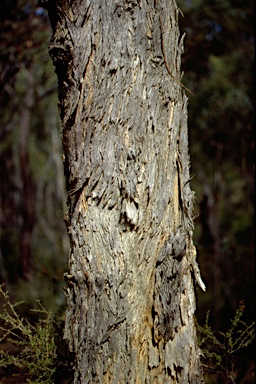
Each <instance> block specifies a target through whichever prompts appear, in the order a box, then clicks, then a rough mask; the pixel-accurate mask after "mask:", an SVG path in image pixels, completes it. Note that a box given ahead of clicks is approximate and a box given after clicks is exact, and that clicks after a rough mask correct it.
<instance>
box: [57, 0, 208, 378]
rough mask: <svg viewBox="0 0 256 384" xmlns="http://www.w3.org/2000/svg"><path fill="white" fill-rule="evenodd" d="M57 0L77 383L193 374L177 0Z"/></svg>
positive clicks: (69, 330)
mask: <svg viewBox="0 0 256 384" xmlns="http://www.w3.org/2000/svg"><path fill="white" fill-rule="evenodd" d="M56 3H57V4H56V9H55V12H54V11H53V10H52V16H51V13H50V16H51V17H52V24H53V26H55V27H54V28H55V30H54V32H55V33H54V36H53V39H52V42H51V54H52V57H53V59H54V62H55V66H56V72H57V74H58V79H59V97H60V113H61V117H62V123H63V149H64V156H65V173H66V179H67V189H68V196H69V197H68V203H69V214H68V219H67V225H68V231H69V236H70V240H71V252H70V257H69V267H70V271H69V273H68V274H67V275H66V278H67V281H68V286H67V303H68V310H67V315H66V326H65V338H66V339H67V340H68V342H69V346H70V349H71V350H72V351H73V352H74V354H75V364H76V365H75V383H83V384H84V383H199V382H201V378H200V367H199V355H198V350H197V345H196V337H195V329H194V320H193V315H194V312H195V298H194V287H193V281H192V278H191V271H190V260H189V257H188V252H190V251H189V246H190V241H191V233H192V230H193V222H192V218H191V217H192V205H193V204H192V201H193V194H192V192H191V190H190V187H189V183H188V181H189V158H188V142H187V99H186V96H185V95H184V94H183V91H182V88H181V86H180V84H179V81H180V54H181V52H182V49H183V47H182V41H181V40H180V36H179V30H178V24H177V19H178V10H177V7H176V4H175V3H174V2H173V1H170V0H163V1H161V2H160V1H153V0H148V1H145V0H141V1H139V0H137V1H130V0H119V1H115V2H114V1H113V2H112V1H110V2H109V1H103V0H93V1H89V0H88V1H86V0H83V1H82V0H81V1H73V2H72V5H71V2H70V4H69V2H68V1H66V2H60V1H57V2H56ZM58 4H59V5H58ZM60 4H61V5H62V7H61V8H60ZM56 10H57V12H56ZM163 47H164V48H163ZM170 71H171V73H170Z"/></svg>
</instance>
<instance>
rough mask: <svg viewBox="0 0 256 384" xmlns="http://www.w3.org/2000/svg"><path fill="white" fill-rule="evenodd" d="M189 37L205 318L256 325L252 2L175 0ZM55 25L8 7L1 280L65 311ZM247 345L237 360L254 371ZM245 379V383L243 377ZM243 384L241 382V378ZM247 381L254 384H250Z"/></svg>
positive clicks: (0, 136) (2, 26) (1, 112)
mask: <svg viewBox="0 0 256 384" xmlns="http://www.w3.org/2000/svg"><path fill="white" fill-rule="evenodd" d="M178 5H179V7H180V8H181V10H182V13H183V16H182V15H181V17H180V29H181V33H184V32H185V33H186V38H185V52H184V55H183V64H182V70H183V71H184V77H183V83H184V84H185V85H186V87H188V88H189V89H190V90H191V91H192V92H193V93H194V96H191V95H190V94H188V96H189V138H190V154H191V176H192V180H191V186H192V189H194V190H195V192H196V200H195V216H196V217H195V232H194V241H195V244H196V246H197V249H198V254H199V264H200V268H201V272H202V276H203V279H204V281H205V283H206V285H207V292H206V293H201V292H200V291H199V290H198V289H197V293H198V308H197V318H198V321H199V323H203V322H204V319H205V316H206V313H207V311H208V310H209V309H210V311H211V312H210V323H211V325H212V327H213V328H214V329H216V330H226V329H227V327H228V326H229V323H230V318H231V317H232V316H233V315H234V312H235V310H236V308H237V307H238V306H239V303H240V302H241V301H243V303H244V306H245V311H244V317H245V320H246V321H247V322H251V321H252V320H253V318H254V272H253V270H254V257H253V254H254V249H253V247H254V241H253V208H254V207H253V194H254V157H253V152H254V142H253V119H254V108H253V106H254V88H253V57H254V51H253V50H254V29H253V2H252V1H249V0H245V1H243V2H240V1H232V2H231V1H226V0H218V1H215V2H212V1H210V0H191V1H189V0H179V1H178ZM50 37H51V28H50V25H49V21H48V16H47V14H46V12H45V11H44V10H43V9H42V8H39V7H37V4H36V1H23V0H12V1H11V0H2V1H1V5H0V108H1V109H0V122H1V125H0V127H1V128H0V282H4V283H5V284H6V288H7V289H8V290H9V291H10V293H11V295H12V296H13V298H14V299H15V300H26V302H27V304H28V305H30V306H33V305H34V303H35V300H36V299H37V298H39V299H40V300H41V302H42V303H43V304H44V305H45V306H46V307H49V308H52V309H53V310H55V311H57V310H58V309H59V308H60V307H62V306H64V304H65V299H64V294H63V292H62V286H63V284H64V283H63V273H64V271H65V270H66V269H67V257H68V251H69V240H68V237H67V234H66V228H65V225H64V221H63V217H64V214H65V212H66V192H65V180H64V175H63V165H62V158H61V153H62V150H61V143H60V129H61V127H60V122H59V116H58V109H57V102H58V100H57V85H56V82H57V79H56V75H55V74H54V69H53V66H52V62H51V59H50V57H49V55H48V45H49V41H50ZM251 353H252V349H250V348H248V349H247V352H243V353H242V355H241V356H239V364H240V366H241V370H243V371H244V372H245V371H246V370H248V369H250V366H251V360H250V358H249V356H250V354H251ZM241 377H242V376H241ZM242 380H243V379H242V378H241V379H240V381H238V382H241V383H242V382H244V383H245V382H246V381H242ZM248 382H249V381H248Z"/></svg>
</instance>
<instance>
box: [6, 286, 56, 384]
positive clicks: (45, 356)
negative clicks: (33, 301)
mask: <svg viewBox="0 0 256 384" xmlns="http://www.w3.org/2000/svg"><path fill="white" fill-rule="evenodd" d="M0 295H1V296H2V298H3V299H4V303H3V306H2V311H1V312H0V330H2V335H1V338H0V343H2V342H9V343H10V345H11V346H12V348H10V349H11V350H12V351H15V350H17V353H15V354H14V353H13V354H11V353H8V352H6V351H4V350H0V368H6V367H8V366H10V367H12V366H15V367H16V368H18V369H19V370H20V371H21V372H22V373H23V374H24V375H25V377H26V379H27V382H28V383H30V384H39V383H47V384H52V383H53V382H54V381H53V375H54V372H55V370H56V367H57V353H56V345H55V341H54V326H53V323H54V321H53V317H52V313H51V311H47V310H46V309H45V308H44V307H43V306H42V305H41V304H40V302H39V301H38V306H39V309H32V310H31V311H33V312H35V313H36V314H37V315H38V317H39V320H38V321H37V322H36V323H35V324H31V323H30V322H29V321H28V320H26V319H24V318H22V317H21V316H20V315H19V314H18V312H17V309H16V308H17V306H19V305H20V304H22V302H19V303H16V304H12V303H11V302H10V298H9V295H8V292H5V291H4V290H3V286H0Z"/></svg>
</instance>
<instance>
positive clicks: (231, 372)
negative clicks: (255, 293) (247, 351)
mask: <svg viewBox="0 0 256 384" xmlns="http://www.w3.org/2000/svg"><path fill="white" fill-rule="evenodd" d="M244 309H245V306H244V303H243V301H241V302H240V304H239V307H238V308H237V310H236V312H235V316H234V318H232V319H231V326H230V328H229V329H228V331H227V332H218V337H217V336H216V335H215V332H214V331H213V330H212V328H211V326H210V325H209V315H210V311H208V312H207V315H206V321H205V325H204V326H200V325H199V324H197V334H198V340H199V347H200V349H201V351H202V356H203V358H204V362H203V364H202V365H203V368H204V371H205V373H212V374H216V375H219V376H221V377H222V378H224V379H225V383H235V378H236V377H237V370H236V366H235V359H234V356H235V354H236V353H237V352H238V351H240V350H241V349H242V348H246V347H248V346H249V345H250V344H251V343H252V342H253V341H254V338H255V328H254V325H255V323H254V322H253V323H252V324H251V325H247V324H246V323H245V322H244V321H243V320H242V317H243V313H244Z"/></svg>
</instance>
